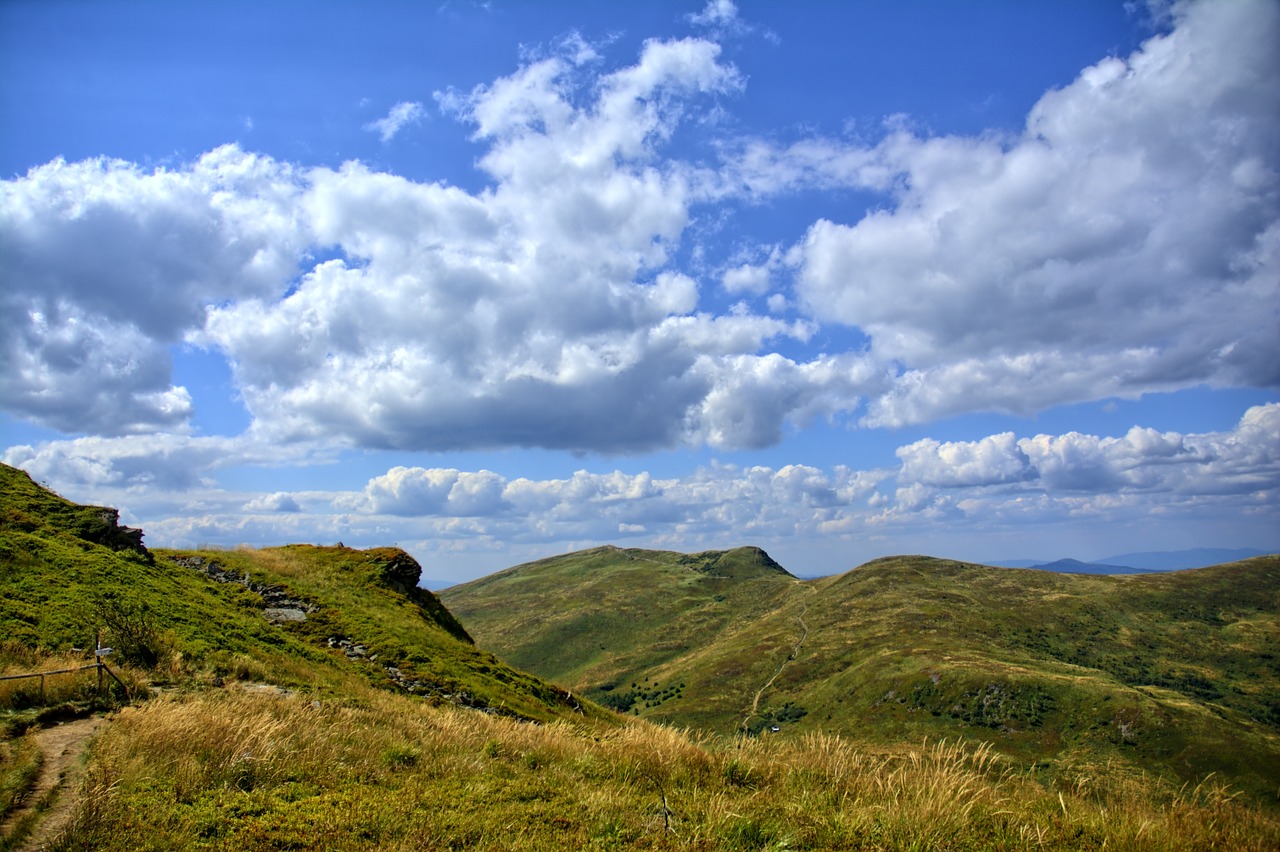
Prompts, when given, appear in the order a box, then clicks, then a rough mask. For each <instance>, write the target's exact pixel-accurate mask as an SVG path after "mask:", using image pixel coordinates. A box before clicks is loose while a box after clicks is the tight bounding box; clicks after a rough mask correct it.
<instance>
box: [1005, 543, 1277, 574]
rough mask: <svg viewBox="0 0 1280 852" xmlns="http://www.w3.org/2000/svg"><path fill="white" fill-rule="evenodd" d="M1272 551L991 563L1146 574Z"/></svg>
mask: <svg viewBox="0 0 1280 852" xmlns="http://www.w3.org/2000/svg"><path fill="white" fill-rule="evenodd" d="M1266 555H1268V552H1267V551H1265V550H1258V549H1256V548H1252V547H1241V548H1230V547H1197V548H1192V549H1190V550H1165V551H1158V552H1157V551H1153V552H1142V553H1122V554H1120V555H1119V556H1107V557H1105V558H1103V559H1097V560H1094V561H1091V562H1083V561H1081V560H1078V559H1071V558H1066V559H1057V560H1049V559H1002V560H1000V561H999V562H988V563H986V564H988V565H994V566H996V567H997V568H1034V569H1036V570H1038V571H1058V572H1061V573H1066V574H1144V573H1146V572H1148V571H1182V570H1185V569H1187V568H1207V567H1209V566H1210V565H1224V564H1226V563H1228V562H1238V561H1240V560H1241V559H1252V558H1253V557H1255V556H1266Z"/></svg>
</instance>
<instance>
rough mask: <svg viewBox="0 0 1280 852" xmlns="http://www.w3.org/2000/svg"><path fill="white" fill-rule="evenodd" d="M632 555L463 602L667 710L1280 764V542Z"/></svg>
mask: <svg viewBox="0 0 1280 852" xmlns="http://www.w3.org/2000/svg"><path fill="white" fill-rule="evenodd" d="M621 553H622V552H621V551H616V552H613V551H607V550H600V549H596V550H593V551H590V552H580V553H576V554H566V555H563V556H560V557H554V558H551V559H549V560H540V561H539V562H538V563H537V565H538V568H537V571H536V572H526V571H525V570H523V569H521V568H520V567H519V566H517V568H516V569H513V570H510V571H509V572H506V573H503V574H502V575H501V577H500V579H499V580H496V581H491V582H490V583H488V584H481V583H479V582H478V583H477V584H476V585H468V584H463V585H461V586H458V587H453V588H451V589H446V590H444V591H442V593H441V596H442V600H444V601H445V603H446V605H447V606H449V608H450V609H451V610H452V611H453V612H455V613H456V614H457V615H458V617H459V618H460V619H461V620H462V621H463V622H464V623H465V624H467V625H468V629H469V630H470V631H471V632H472V633H473V635H475V636H476V637H477V641H479V642H481V643H482V644H484V645H485V646H486V647H490V648H493V649H494V650H495V651H496V652H497V653H498V654H499V655H500V656H502V657H503V658H504V659H509V660H512V661H513V662H515V663H516V664H517V665H519V666H521V667H523V668H527V669H529V670H531V671H534V672H536V673H538V674H540V675H542V676H544V677H547V678H548V679H550V680H552V681H554V682H557V683H560V684H562V685H563V686H565V687H566V688H569V689H572V690H573V691H575V692H576V693H580V694H585V695H587V696H588V697H590V698H592V699H593V700H596V701H600V702H602V703H605V704H607V705H609V706H612V707H615V708H616V709H621V710H624V711H625V712H629V713H631V714H633V715H638V716H641V717H643V718H650V719H654V720H656V721H661V722H663V723H665V724H670V725H676V726H680V727H684V726H688V727H692V728H695V729H700V730H711V731H717V732H719V733H721V734H722V735H729V734H732V733H734V732H736V731H741V730H746V731H749V732H758V731H773V730H774V729H775V728H776V729H777V733H778V734H781V735H791V734H803V733H806V732H817V731H822V732H826V733H842V734H846V735H859V736H868V735H871V734H868V731H871V732H873V735H874V736H877V737H882V738H884V739H885V740H886V741H890V740H894V739H903V738H908V739H909V738H913V737H921V736H928V737H949V736H961V737H963V738H968V739H976V740H980V741H982V742H985V743H989V744H991V745H992V746H993V747H994V748H996V749H998V750H1000V751H1003V752H1005V753H1008V754H1010V755H1014V756H1017V757H1018V758H1019V759H1023V760H1028V761H1031V762H1033V763H1036V764H1045V765H1059V764H1063V763H1069V762H1072V761H1091V762H1092V761H1105V760H1108V759H1111V760H1117V761H1120V762H1123V763H1126V764H1128V765H1132V766H1134V767H1137V766H1148V767H1149V766H1156V767H1159V771H1161V772H1164V773H1168V774H1171V775H1174V776H1178V775H1179V773H1182V775H1183V776H1185V778H1186V779H1189V778H1190V777H1191V776H1192V775H1194V774H1195V773H1196V772H1200V773H1201V774H1204V773H1208V772H1222V773H1224V774H1226V775H1228V776H1229V777H1231V778H1233V779H1235V780H1237V781H1240V783H1242V784H1244V785H1246V786H1248V787H1249V789H1251V790H1252V791H1253V793H1254V794H1255V795H1263V796H1265V795H1267V794H1266V792H1265V791H1266V790H1268V789H1269V790H1271V791H1272V792H1274V789H1275V786H1276V785H1277V783H1278V782H1280V674H1278V673H1277V672H1276V671H1275V667H1274V666H1271V665H1270V664H1269V663H1268V660H1272V659H1275V658H1276V655H1277V654H1280V619H1278V616H1277V613H1278V612H1280V600H1278V597H1280V595H1278V593H1277V590H1278V589H1280V558H1277V557H1256V558H1254V559H1251V560H1247V561H1244V562H1237V563H1231V564H1227V565H1220V566H1213V567H1208V568H1200V569H1191V570H1186V571H1178V572H1147V573H1142V574H1133V575H1121V576H1106V575H1090V574H1067V573H1054V572H1049V571H1040V570H1028V569H1010V568H996V567H991V566H985V565H978V564H975V563H965V562H959V561H956V560H947V559H938V558H934V557H926V556H903V557H885V558H882V559H877V560H873V561H872V562H869V563H866V564H864V565H861V566H859V567H857V568H854V569H852V570H850V571H847V572H845V573H843V574H838V575H833V576H829V577H823V578H818V579H813V580H800V579H797V578H795V577H792V576H791V575H789V574H787V575H786V576H785V577H784V576H782V575H761V576H759V577H757V578H756V579H755V580H754V581H751V582H750V583H736V582H734V581H726V580H720V581H717V582H718V583H720V585H719V586H717V587H715V588H712V587H710V586H709V585H706V583H707V582H708V581H707V579H706V578H690V577H688V576H685V575H680V574H678V573H672V572H671V570H669V569H670V566H671V565H672V564H676V563H678V558H679V557H673V556H672V554H671V553H670V552H663V553H662V554H661V555H660V556H654V557H653V558H652V561H649V557H647V556H643V555H642V554H643V553H644V552H643V551H631V552H629V553H628V554H627V555H626V558H625V559H622V557H621V556H620V554H621ZM611 554H612V555H611ZM614 556H617V557H618V561H611V560H613V559H614ZM558 566H562V567H564V572H563V573H561V572H560V571H559V570H557V568H558ZM584 573H585V574H588V575H592V574H594V576H595V578H596V579H597V580H599V581H600V582H601V583H604V584H606V585H607V586H608V589H607V590H606V589H602V588H597V587H596V586H595V585H593V584H591V583H588V584H587V585H586V586H580V585H578V583H577V581H576V580H575V579H573V578H577V577H580V576H582V575H583V574H584ZM535 612H536V615H534V614H532V613H535ZM569 614H571V615H569ZM570 625H571V626H570ZM1261 754H1267V755H1271V756H1272V757H1274V758H1275V760H1274V761H1270V762H1271V763H1273V764H1274V765H1275V766H1276V767H1277V768H1266V769H1260V768H1259V767H1258V765H1257V764H1258V763H1259V761H1258V760H1257V759H1256V755H1261ZM1189 767H1194V771H1191V770H1189Z"/></svg>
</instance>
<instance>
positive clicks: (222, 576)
mask: <svg viewBox="0 0 1280 852" xmlns="http://www.w3.org/2000/svg"><path fill="white" fill-rule="evenodd" d="M173 561H174V562H176V563H177V564H179V565H181V566H182V567H184V568H190V569H192V570H194V571H199V572H200V573H201V574H204V575H205V576H206V577H208V578H209V579H211V580H213V581H214V582H218V583H236V584H237V585H241V586H244V587H245V588H246V589H248V590H249V591H251V592H254V593H256V594H258V595H260V596H261V597H262V602H263V603H264V604H265V606H264V607H263V608H262V617H263V618H265V619H266V620H267V621H270V622H271V623H272V624H284V623H286V622H291V621H306V620H307V613H311V612H315V611H316V610H317V609H319V607H318V606H316V605H315V604H313V603H311V602H310V601H306V600H302V599H301V598H295V597H293V596H292V595H290V594H289V591H288V589H285V588H284V587H283V586H274V585H272V584H270V583H259V582H257V581H255V580H254V579H253V578H251V577H250V576H249V574H248V573H244V574H241V573H239V572H238V571H228V570H227V569H226V568H223V567H222V566H221V565H219V564H218V563H217V562H214V561H213V560H212V559H205V558H204V557H203V556H175V557H174V558H173Z"/></svg>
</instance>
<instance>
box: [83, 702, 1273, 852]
mask: <svg viewBox="0 0 1280 852" xmlns="http://www.w3.org/2000/svg"><path fill="white" fill-rule="evenodd" d="M88 775H89V781H88V788H87V790H86V793H87V795H86V796H85V799H84V802H85V805H84V807H83V808H82V810H81V812H80V814H79V817H78V819H77V821H76V824H75V827H74V829H73V831H72V833H71V834H70V836H69V837H68V838H67V840H66V843H65V845H64V848H68V849H71V848H101V849H108V850H111V849H155V850H161V849H172V848H184V849H225V848H236V849H242V850H259V849H282V848H283V849H309V848H325V849H329V850H365V849H383V850H410V849H461V848H466V849H490V850H498V849H503V850H544V849H545V850H551V849H601V850H605V849H694V850H759V849H783V848H786V849H973V850H987V849H1026V848H1041V849H1062V850H1067V849H1084V848H1102V847H1103V846H1105V848H1107V849H1118V850H1138V849H1161V850H1180V849H1186V850H1192V849H1208V848H1221V849H1233V850H1251V849H1257V850H1262V849H1269V848H1274V846H1275V844H1276V843H1277V842H1280V818H1278V817H1277V814H1276V813H1275V812H1274V811H1265V810H1261V809H1259V808H1257V807H1256V806H1253V805H1250V804H1249V803H1247V802H1244V801H1241V800H1240V799H1238V798H1233V797H1232V795H1231V794H1230V793H1229V791H1225V790H1223V789H1222V788H1220V787H1217V786H1214V785H1213V784H1205V785H1202V786H1200V787H1198V788H1186V789H1184V790H1182V791H1153V789H1152V788H1151V786H1150V785H1149V784H1144V783H1142V782H1141V780H1140V779H1136V778H1135V779H1125V778H1117V777H1116V776H1111V777H1109V778H1096V777H1087V776H1080V777H1078V778H1075V779H1072V780H1070V781H1063V782H1062V783H1055V784H1045V783H1042V782H1041V781H1040V780H1038V779H1036V778H1035V777H1033V776H1032V775H1030V774H1028V773H1026V772H1023V771H1021V770H1019V769H1018V768H1017V767H1016V766H1015V765H1013V764H1012V763H1010V762H1009V761H1007V760H1005V759H1003V758H1001V757H1000V756H998V755H997V754H995V753H994V752H993V751H992V750H991V749H990V748H987V747H971V746H965V745H961V744H959V743H956V742H954V741H950V742H926V743H917V744H914V745H901V746H896V747H893V748H889V749H885V748H868V747H865V746H861V745H858V744H856V743H852V742H850V741H848V740H845V739H843V738H837V737H829V736H821V735H810V736H806V737H800V738H797V739H792V740H788V739H783V738H767V739H750V740H744V741H741V742H739V743H737V744H725V743H722V742H719V741H717V740H715V739H714V738H708V737H705V736H698V735H690V734H686V733H681V732H677V731H674V730H672V729H670V728H664V727H658V726H654V725H649V724H646V723H642V722H636V723H633V724H631V725H628V726H623V727H618V726H613V727H607V728H606V727H600V726H597V725H591V724H586V725H583V724H566V723H555V724H551V725H538V724H531V723H528V722H522V721H518V720H513V719H509V718H503V717H496V716H491V715H485V714H478V713H474V712H467V711H464V710H460V709H457V708H452V707H432V706H430V705H428V704H425V703H423V702H414V701H411V700H409V699H406V698H404V697H402V696H397V695H393V694H388V693H385V692H380V691H373V690H371V689H370V690H367V691H365V692H364V693H353V694H352V695H350V696H348V699H347V700H345V701H334V702H324V703H322V704H321V705H320V706H315V705H313V704H311V703H309V702H307V701H306V700H304V699H303V698H300V697H288V696H278V695H275V696H273V695H254V694H250V693H246V692H243V691H236V690H221V691H217V692H206V693H201V694H189V695H185V696H179V697H176V698H168V699H163V700H159V701H153V702H150V703H148V704H147V705H145V706H143V707H139V708H129V709H127V710H125V711H122V712H121V713H120V714H119V716H118V718H117V719H116V720H115V721H114V722H113V723H112V724H111V725H110V726H108V727H107V728H106V729H104V731H103V733H102V734H101V736H100V737H99V740H98V742H97V744H96V745H95V749H94V757H93V760H92V762H91V763H90V766H89V769H88Z"/></svg>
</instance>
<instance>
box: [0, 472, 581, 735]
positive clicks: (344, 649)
mask: <svg viewBox="0 0 1280 852" xmlns="http://www.w3.org/2000/svg"><path fill="white" fill-rule="evenodd" d="M0 494H3V497H2V498H0V500H2V502H0V631H2V632H3V635H4V636H5V637H6V639H7V640H8V641H9V642H10V643H11V645H13V646H15V647H21V648H29V649H42V650H43V651H44V652H47V653H51V652H65V651H67V650H68V649H70V648H72V647H78V648H84V647H92V642H93V635H94V630H95V629H97V628H102V629H104V630H105V633H104V635H103V642H104V644H107V645H111V646H114V648H115V649H116V651H115V656H114V657H112V658H111V659H119V660H120V661H121V662H123V663H131V664H135V665H138V666H140V667H143V668H146V669H157V668H159V669H160V670H161V672H162V673H163V675H162V676H167V677H181V676H204V677H207V678H210V679H215V680H216V679H220V678H229V677H238V678H240V679H249V680H268V679H269V680H270V681H271V682H272V683H274V684H276V685H279V686H283V687H296V686H302V685H306V686H309V687H317V686H318V687H319V688H320V689H321V690H322V691H327V692H334V693H337V692H341V691H343V690H344V689H346V688H347V687H348V685H349V684H350V683H351V682H352V681H353V680H359V681H362V682H366V683H369V684H371V685H375V686H378V687H381V688H386V689H390V690H394V691H404V692H408V693H411V694H418V695H421V696H423V697H427V698H430V699H432V700H435V701H444V702H450V703H455V704H460V705H464V706H474V707H481V708H490V709H500V710H501V712H504V713H510V714H513V715H517V716H521V717H526V718H532V719H547V720H550V719H555V718H561V717H565V716H567V715H571V714H576V713H577V712H578V711H577V710H576V709H575V705H576V702H574V701H573V699H572V698H571V697H570V696H568V695H567V694H565V692H564V690H562V689H559V688H556V687H553V686H551V685H549V684H547V683H546V682H544V681H541V680H539V679H538V678H536V677H531V676H530V675H527V674H525V673H523V672H520V671H516V670H515V669H512V668H511V667H510V666H508V665H506V664H505V663H502V662H500V661H498V660H497V659H496V658H495V657H494V656H493V655H492V654H490V653H488V652H486V651H482V650H480V649H478V648H477V647H476V646H475V645H474V643H473V642H472V641H471V637H470V636H468V635H467V633H466V631H465V630H464V629H463V628H462V626H461V625H460V624H459V623H458V622H457V620H456V619H455V618H454V617H453V616H452V615H451V614H450V613H449V612H448V610H447V609H445V607H444V606H443V605H442V604H441V603H440V601H439V599H438V598H436V596H435V595H433V594H432V593H431V592H428V591H426V590H424V589H421V588H418V585H417V583H418V579H419V576H420V572H421V568H420V566H419V565H418V563H417V562H416V561H414V559H413V558H412V557H411V556H409V555H408V554H407V553H405V552H404V551H401V550H399V549H396V548H377V549H373V550H367V551H357V550H351V549H348V548H342V547H310V546H306V545H292V546H288V547H282V548H269V549H263V550H257V551H234V552H230V551H226V552H223V551H216V552H194V551H192V552H184V551H165V550H160V551H156V552H154V553H152V552H150V551H148V550H147V549H146V548H145V547H143V546H142V543H141V540H142V535H141V532H140V531H138V530H129V529H128V528H121V527H119V526H118V524H117V518H118V515H117V514H116V512H115V510H114V509H106V508H103V507H96V506H79V505H76V504H74V503H71V502H69V501H67V500H64V499H62V498H61V497H58V496H57V495H55V494H52V493H50V492H48V491H46V490H45V489H43V488H40V487H39V486H38V485H36V484H35V483H34V482H32V481H31V479H30V477H28V476H27V475H26V474H25V473H23V472H22V471H19V470H15V469H14V468H11V467H7V466H2V465H0ZM0 662H2V661H0Z"/></svg>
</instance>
